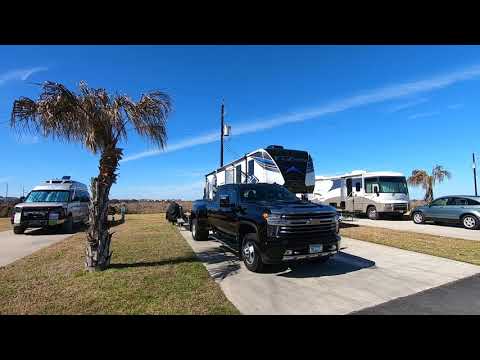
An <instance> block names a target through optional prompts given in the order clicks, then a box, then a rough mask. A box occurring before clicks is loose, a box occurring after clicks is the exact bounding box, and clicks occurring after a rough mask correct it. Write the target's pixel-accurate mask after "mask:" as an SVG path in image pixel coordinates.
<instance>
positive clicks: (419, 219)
mask: <svg viewBox="0 0 480 360" xmlns="http://www.w3.org/2000/svg"><path fill="white" fill-rule="evenodd" d="M412 219H413V222H414V223H415V224H423V223H424V222H425V217H424V216H423V214H422V213H421V212H419V211H417V212H414V213H413V215H412Z"/></svg>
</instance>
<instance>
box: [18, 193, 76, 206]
mask: <svg viewBox="0 0 480 360" xmlns="http://www.w3.org/2000/svg"><path fill="white" fill-rule="evenodd" d="M69 197H70V191H65V190H34V191H32V192H31V193H30V194H28V196H27V198H26V199H25V202H26V203H32V202H68V199H69Z"/></svg>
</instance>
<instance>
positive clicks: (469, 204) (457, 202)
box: [412, 195, 480, 230]
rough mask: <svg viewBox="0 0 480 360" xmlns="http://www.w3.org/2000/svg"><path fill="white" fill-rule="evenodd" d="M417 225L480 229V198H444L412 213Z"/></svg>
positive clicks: (459, 196)
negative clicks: (459, 225) (444, 225)
mask: <svg viewBox="0 0 480 360" xmlns="http://www.w3.org/2000/svg"><path fill="white" fill-rule="evenodd" d="M412 220H413V222H414V223H415V224H423V223H425V221H434V222H436V223H450V224H461V225H463V227H464V228H466V229H470V230H474V229H478V228H479V227H480V196H462V195H457V196H443V197H439V198H438V199H435V200H434V201H432V202H431V203H430V204H428V205H424V206H419V207H416V208H415V209H414V210H413V211H412Z"/></svg>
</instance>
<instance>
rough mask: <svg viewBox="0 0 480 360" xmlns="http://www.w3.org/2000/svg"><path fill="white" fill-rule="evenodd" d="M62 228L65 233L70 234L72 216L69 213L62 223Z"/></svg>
mask: <svg viewBox="0 0 480 360" xmlns="http://www.w3.org/2000/svg"><path fill="white" fill-rule="evenodd" d="M62 230H63V232H64V233H67V234H71V233H72V232H73V217H72V216H71V215H70V216H69V217H68V218H67V219H66V220H65V222H64V223H63V224H62Z"/></svg>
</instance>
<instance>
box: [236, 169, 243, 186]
mask: <svg viewBox="0 0 480 360" xmlns="http://www.w3.org/2000/svg"><path fill="white" fill-rule="evenodd" d="M235 183H237V184H241V183H242V165H237V166H236V168H235Z"/></svg>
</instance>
